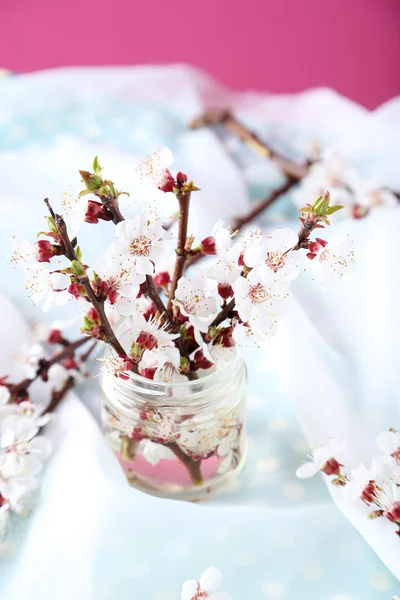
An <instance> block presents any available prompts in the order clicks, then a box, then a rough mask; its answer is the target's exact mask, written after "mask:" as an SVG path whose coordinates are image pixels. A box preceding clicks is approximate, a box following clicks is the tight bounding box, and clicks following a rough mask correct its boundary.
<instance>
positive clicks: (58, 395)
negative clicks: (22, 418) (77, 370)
mask: <svg viewBox="0 0 400 600" xmlns="http://www.w3.org/2000/svg"><path fill="white" fill-rule="evenodd" d="M74 385H75V379H74V378H73V377H68V379H66V380H65V381H64V383H63V385H62V387H61V389H60V390H53V392H52V394H51V400H50V403H49V405H48V406H47V407H46V410H45V412H47V413H48V412H53V410H54V409H55V408H56V406H57V405H58V404H59V403H60V402H61V400H62V399H63V398H64V396H65V395H66V394H67V393H68V392H69V391H70V390H71V389H72V388H73V387H74Z"/></svg>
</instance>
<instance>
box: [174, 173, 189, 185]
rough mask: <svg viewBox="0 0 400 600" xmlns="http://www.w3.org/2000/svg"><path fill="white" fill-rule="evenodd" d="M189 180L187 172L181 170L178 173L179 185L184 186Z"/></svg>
mask: <svg viewBox="0 0 400 600" xmlns="http://www.w3.org/2000/svg"><path fill="white" fill-rule="evenodd" d="M186 182H187V175H185V173H181V172H180V171H179V173H177V174H176V183H177V184H178V187H179V188H180V187H182V186H183V185H184V184H185V183H186Z"/></svg>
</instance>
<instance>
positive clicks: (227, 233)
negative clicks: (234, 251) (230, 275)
mask: <svg viewBox="0 0 400 600" xmlns="http://www.w3.org/2000/svg"><path fill="white" fill-rule="evenodd" d="M211 237H213V238H214V241H215V248H216V253H217V254H225V252H227V251H228V250H229V248H230V247H231V244H232V229H231V228H230V227H224V223H223V221H218V222H217V223H216V224H215V225H214V227H213V228H212V230H211Z"/></svg>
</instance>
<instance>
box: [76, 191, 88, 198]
mask: <svg viewBox="0 0 400 600" xmlns="http://www.w3.org/2000/svg"><path fill="white" fill-rule="evenodd" d="M86 194H90V190H82V191H81V192H79V194H78V198H82V196H86Z"/></svg>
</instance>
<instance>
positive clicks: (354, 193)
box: [190, 109, 400, 219]
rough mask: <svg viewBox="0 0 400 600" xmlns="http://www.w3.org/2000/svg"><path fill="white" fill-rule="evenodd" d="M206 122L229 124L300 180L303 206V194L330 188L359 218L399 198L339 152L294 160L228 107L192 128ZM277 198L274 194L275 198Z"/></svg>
mask: <svg viewBox="0 0 400 600" xmlns="http://www.w3.org/2000/svg"><path fill="white" fill-rule="evenodd" d="M205 126H211V127H215V126H217V127H224V128H226V129H227V130H228V131H229V132H230V133H231V134H233V135H235V136H236V137H237V138H239V139H240V140H241V141H242V142H243V143H244V144H246V145H247V146H248V147H249V148H250V149H251V150H252V151H253V152H254V153H255V154H257V155H258V156H261V157H262V158H267V159H270V160H272V161H273V162H275V164H276V165H277V166H278V167H279V168H280V170H281V171H282V172H283V173H284V174H285V175H287V176H288V177H289V178H290V179H293V180H294V181H297V182H300V185H299V186H298V187H297V189H296V190H295V192H294V194H293V199H294V200H295V202H296V203H298V204H299V205H300V206H301V205H302V204H303V202H304V198H307V197H310V196H311V197H313V196H314V197H316V196H320V195H321V194H322V193H323V192H324V191H325V190H326V189H330V191H331V194H332V196H333V198H334V199H335V203H336V204H344V205H345V206H346V207H347V208H348V211H347V213H348V214H349V216H351V217H353V218H355V219H360V218H363V217H365V216H366V215H367V214H368V213H369V211H370V210H371V209H372V208H374V207H375V206H380V205H387V206H392V205H395V204H396V203H397V202H398V201H400V193H399V192H398V191H396V190H392V189H390V188H388V187H387V186H385V185H382V184H381V183H379V182H378V181H377V180H376V179H369V180H368V179H365V178H362V177H360V175H359V174H358V173H357V172H356V171H355V170H354V169H351V168H349V166H348V165H347V164H346V162H345V161H344V159H343V157H341V156H340V155H338V154H337V153H334V152H333V153H332V152H330V151H327V152H325V153H323V154H322V155H320V156H318V157H317V158H316V159H314V160H308V161H307V162H305V163H304V164H302V165H300V164H298V163H296V162H294V161H291V160H290V159H288V158H287V157H285V156H283V155H281V154H279V153H278V152H276V151H275V150H274V149H273V148H272V147H271V146H269V145H268V144H266V143H265V142H264V141H263V140H261V139H260V138H259V136H257V135H256V134H255V133H254V132H252V131H251V130H250V129H248V128H247V127H246V126H245V125H243V123H241V122H240V121H238V119H237V118H236V117H234V115H233V114H232V113H231V111H229V110H226V109H222V110H221V109H214V110H209V111H208V112H206V113H205V114H204V115H202V116H201V117H199V118H197V119H195V120H194V121H192V123H190V127H191V128H192V129H199V128H201V127H205ZM276 198H277V197H273V199H272V201H274V200H276ZM260 206H262V204H261V205H260Z"/></svg>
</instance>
